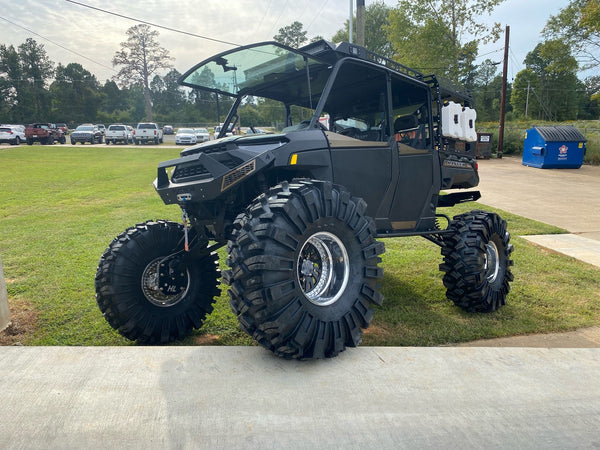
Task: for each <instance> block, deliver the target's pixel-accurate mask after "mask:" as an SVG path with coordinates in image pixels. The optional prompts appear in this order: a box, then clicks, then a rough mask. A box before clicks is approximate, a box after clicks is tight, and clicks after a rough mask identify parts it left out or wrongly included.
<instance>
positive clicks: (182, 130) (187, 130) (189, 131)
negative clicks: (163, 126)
mask: <svg viewBox="0 0 600 450" xmlns="http://www.w3.org/2000/svg"><path fill="white" fill-rule="evenodd" d="M177 134H194V130H192V129H191V128H180V129H179V130H177ZM171 139H172V138H171Z"/></svg>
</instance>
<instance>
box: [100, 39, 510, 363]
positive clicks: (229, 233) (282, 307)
mask: <svg viewBox="0 0 600 450" xmlns="http://www.w3.org/2000/svg"><path fill="white" fill-rule="evenodd" d="M180 83H181V84H182V85H183V86H187V87H190V88H193V89H198V90H203V91H209V92H214V93H217V94H218V95H220V96H229V97H231V99H232V100H233V106H232V108H231V110H230V112H229V114H228V116H227V118H226V120H225V122H224V126H223V127H221V132H220V134H219V136H217V139H216V140H214V141H209V142H205V143H202V144H198V145H195V146H193V147H190V148H187V149H185V150H183V151H182V152H181V157H180V158H177V159H174V160H170V161H165V162H163V163H160V164H159V166H158V174H157V178H156V180H155V182H154V186H155V188H156V190H157V192H158V194H159V195H160V196H161V198H162V200H163V201H164V202H165V203H166V204H176V205H178V206H179V207H180V208H181V211H182V223H174V222H169V221H162V220H159V221H149V222H145V223H140V224H137V225H135V226H133V227H131V228H129V229H128V230H126V231H124V232H123V233H121V234H120V235H119V236H117V237H116V238H115V239H114V240H113V241H112V243H111V244H110V245H109V247H108V248H107V249H106V251H105V252H104V254H103V255H102V257H101V259H100V262H99V265H98V271H97V275H96V292H97V301H98V305H99V306H100V309H101V311H102V312H103V313H104V316H105V318H106V320H107V321H108V323H109V324H110V325H111V326H112V327H113V328H115V329H117V330H118V331H119V333H121V334H122V335H124V336H125V337H127V338H129V339H132V340H137V341H138V342H141V343H167V342H169V341H172V340H175V339H181V338H183V337H185V336H186V335H187V334H189V333H190V332H191V331H192V330H193V329H195V328H199V327H201V326H202V323H203V320H204V319H205V317H206V315H207V314H209V313H210V312H211V311H212V309H213V303H214V301H215V297H216V296H218V295H219V278H220V275H221V274H220V271H219V270H218V268H217V262H218V257H217V254H216V252H215V250H216V249H218V248H219V247H222V246H227V252H228V255H229V256H228V258H227V264H228V266H229V270H227V271H225V272H224V273H223V280H224V281H225V282H226V283H227V284H228V285H229V296H230V304H231V308H232V310H233V312H234V313H235V314H236V316H237V317H238V319H239V324H240V326H241V328H243V329H244V330H245V331H246V332H248V333H249V334H250V335H251V336H253V337H254V338H255V339H256V340H257V341H258V342H259V343H260V344H261V345H263V346H264V347H266V348H268V349H270V350H272V351H273V352H274V353H276V354H277V355H280V356H282V357H285V358H323V357H332V356H335V355H337V354H338V353H339V352H341V351H343V350H344V349H345V348H346V347H347V346H356V345H358V344H360V342H361V339H362V329H364V328H366V327H368V326H369V324H370V322H371V320H372V317H373V308H372V306H373V305H380V304H381V302H382V300H383V298H382V295H381V294H380V292H379V285H378V283H379V282H380V280H381V278H382V276H383V269H382V268H380V267H379V263H380V262H381V258H380V255H381V254H382V253H383V252H384V245H383V243H382V242H381V241H379V240H378V239H379V238H385V237H401V236H423V237H424V238H426V239H428V240H430V241H431V242H434V243H435V244H437V245H439V246H440V247H441V249H442V255H443V263H442V264H441V265H440V270H442V271H443V272H444V277H443V280H444V285H445V287H446V289H447V296H448V298H449V299H450V300H452V301H453V302H454V303H455V304H456V305H458V306H459V307H461V308H463V309H465V310H468V311H478V312H490V311H494V310H496V309H497V308H498V307H500V306H502V305H504V304H505V302H506V296H507V293H508V291H509V283H510V281H512V274H511V269H510V268H511V265H512V261H511V259H510V256H511V252H512V249H513V248H512V245H511V244H510V243H509V240H510V235H509V233H508V231H507V229H506V222H505V221H504V220H502V219H501V218H500V217H499V216H498V215H496V214H493V213H488V212H484V211H472V212H470V213H467V214H462V215H459V216H456V217H454V218H453V219H450V218H449V217H447V216H446V215H444V214H439V213H438V208H440V207H449V206H453V205H455V204H457V203H461V202H466V201H472V200H477V199H478V198H479V197H480V194H479V192H477V191H472V190H466V189H470V188H473V187H475V186H477V184H478V183H479V176H478V173H477V163H476V160H475V152H474V147H475V145H474V141H475V140H476V134H475V131H474V130H475V124H474V121H475V111H474V110H473V109H472V104H471V99H470V97H469V95H468V93H466V92H461V91H459V90H457V89H454V88H448V87H446V86H444V85H442V84H441V83H440V82H439V81H438V80H437V79H436V77H435V76H424V75H422V74H421V73H419V72H417V71H415V70H412V69H409V68H407V67H405V66H402V65H400V64H398V63H396V62H394V61H391V60H388V59H385V58H383V57H381V56H379V55H376V54H374V53H371V52H369V51H367V50H366V49H364V48H362V47H359V46H356V45H352V44H348V43H342V44H339V45H337V46H335V45H333V44H330V43H328V42H326V41H319V42H316V43H313V44H310V45H308V46H305V47H303V48H301V49H292V48H288V47H285V46H282V45H280V44H277V43H274V42H267V43H259V44H254V45H248V46H245V47H240V48H236V49H234V50H231V51H227V52H223V53H220V54H218V55H216V56H213V57H212V58H209V59H207V60H205V61H203V62H201V63H199V64H198V65H196V66H194V67H193V68H192V69H190V70H189V71H188V72H187V73H185V74H184V75H183V76H182V77H181V79H180ZM246 104H250V105H253V104H254V105H257V106H260V108H261V109H262V110H263V111H267V110H268V111H269V114H271V117H272V121H273V122H274V123H275V122H277V123H279V124H280V125H281V126H280V128H282V131H281V132H278V133H275V134H258V133H253V134H248V135H243V136H240V135H233V136H230V137H225V133H226V132H227V130H228V129H230V128H231V129H232V128H235V127H236V126H237V125H239V124H238V123H237V122H238V108H239V107H240V106H242V105H246ZM248 125H250V128H251V130H252V131H254V127H253V125H258V124H251V123H250V124H248ZM238 128H239V127H238ZM441 191H452V192H451V193H442V192H441Z"/></svg>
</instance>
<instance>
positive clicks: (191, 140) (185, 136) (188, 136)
mask: <svg viewBox="0 0 600 450" xmlns="http://www.w3.org/2000/svg"><path fill="white" fill-rule="evenodd" d="M197 142H198V139H197V138H196V133H195V131H194V129H193V128H180V129H179V130H177V134H176V135H175V144H176V145H194V144H195V143H197Z"/></svg>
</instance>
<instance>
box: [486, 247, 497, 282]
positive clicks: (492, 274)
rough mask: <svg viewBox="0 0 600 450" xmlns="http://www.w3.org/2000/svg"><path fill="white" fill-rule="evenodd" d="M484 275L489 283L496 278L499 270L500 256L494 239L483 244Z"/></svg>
mask: <svg viewBox="0 0 600 450" xmlns="http://www.w3.org/2000/svg"><path fill="white" fill-rule="evenodd" d="M484 270H485V277H486V278H487V280H488V282H489V283H493V282H494V281H496V278H498V272H499V271H500V256H499V253H498V247H497V246H496V244H495V243H494V241H490V242H488V243H487V244H486V245H485V264H484Z"/></svg>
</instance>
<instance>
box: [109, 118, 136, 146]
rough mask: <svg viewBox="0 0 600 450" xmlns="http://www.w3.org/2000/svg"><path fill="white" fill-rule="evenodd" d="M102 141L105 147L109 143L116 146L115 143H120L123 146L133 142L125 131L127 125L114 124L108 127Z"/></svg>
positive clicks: (131, 137) (126, 130)
mask: <svg viewBox="0 0 600 450" xmlns="http://www.w3.org/2000/svg"><path fill="white" fill-rule="evenodd" d="M104 140H105V141H106V145H108V144H111V143H112V144H116V143H117V142H122V143H123V144H130V143H131V142H133V136H132V135H131V134H130V132H129V130H128V129H127V125H122V124H120V123H115V124H113V125H110V126H109V127H108V128H107V129H106V134H105V135H104Z"/></svg>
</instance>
